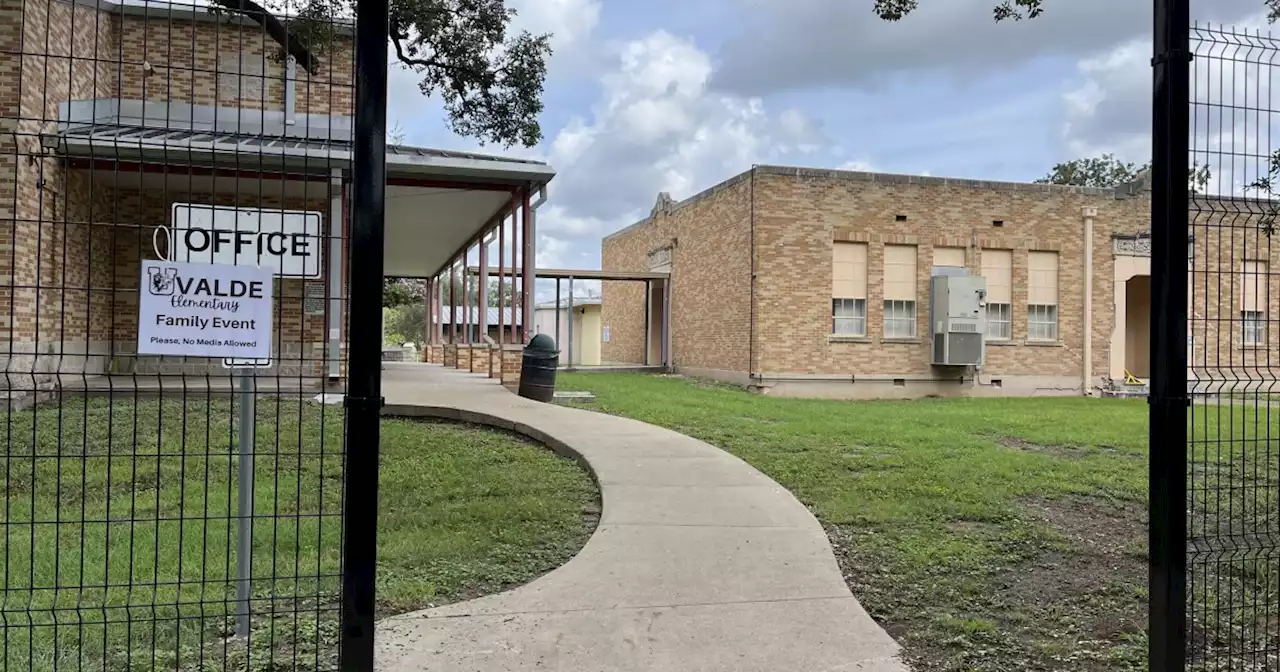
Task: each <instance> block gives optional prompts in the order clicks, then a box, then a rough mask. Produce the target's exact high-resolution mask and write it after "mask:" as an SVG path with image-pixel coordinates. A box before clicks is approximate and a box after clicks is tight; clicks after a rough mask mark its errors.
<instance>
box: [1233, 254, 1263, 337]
mask: <svg viewBox="0 0 1280 672" xmlns="http://www.w3.org/2000/svg"><path fill="white" fill-rule="evenodd" d="M1242 270H1243V271H1244V272H1243V274H1242V277H1241V280H1242V282H1243V285H1244V286H1243V288H1242V290H1243V291H1241V292H1240V319H1241V321H1242V322H1243V323H1244V334H1243V335H1244V344H1245V345H1249V346H1253V345H1263V344H1265V343H1266V342H1267V303H1268V296H1267V294H1268V292H1267V284H1268V282H1267V279H1268V278H1267V273H1268V271H1267V262H1265V261H1246V262H1244V268H1243V269H1242Z"/></svg>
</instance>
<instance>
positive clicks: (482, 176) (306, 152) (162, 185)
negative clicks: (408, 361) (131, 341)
mask: <svg viewBox="0 0 1280 672" xmlns="http://www.w3.org/2000/svg"><path fill="white" fill-rule="evenodd" d="M42 142H43V143H44V145H45V146H46V147H47V148H49V149H52V150H54V151H56V152H57V153H59V154H60V155H62V156H64V157H66V158H67V159H68V160H69V164H70V166H71V167H73V168H82V169H87V170H92V171H96V172H98V174H100V176H101V177H100V179H98V180H95V182H96V183H97V184H102V185H108V184H114V185H116V186H118V187H119V188H133V189H140V190H149V189H156V190H162V193H165V194H166V197H168V198H170V199H171V200H181V195H182V194H183V193H220V192H228V191H229V192H236V191H240V192H242V193H245V194H246V195H247V196H249V197H250V200H251V199H252V197H253V195H255V194H261V193H264V190H263V188H262V187H261V186H260V183H261V182H263V181H267V182H279V183H282V184H281V186H280V187H279V189H280V190H279V191H275V189H276V187H272V189H273V191H272V192H271V193H283V194H290V193H296V192H298V190H299V189H300V190H301V192H300V193H301V194H304V195H306V196H307V198H308V199H315V198H316V193H317V190H318V192H319V193H320V194H321V197H323V195H324V194H326V193H327V194H329V196H331V197H333V198H342V196H343V194H342V190H341V189H335V188H333V187H331V186H329V185H330V180H331V178H332V177H333V174H334V171H335V169H337V170H340V171H343V173H348V171H349V168H350V164H351V158H352V156H351V146H350V143H345V142H338V141H329V140H323V139H311V138H296V137H263V136H254V135H244V134H235V133H226V132H216V131H203V130H191V129H178V130H173V129H164V128H140V127H136V126H133V127H130V126H119V125H102V124H64V128H63V129H62V130H61V131H59V132H58V133H56V134H49V135H46V136H44V137H42ZM554 176H555V171H554V170H553V169H552V168H551V167H550V166H548V165H546V164H545V163H539V162H535V161H527V160H521V159H508V158H504V157H496V156H485V155H479V154H471V153H466V152H451V151H445V150H435V149H427V148H420V147H409V146H404V145H390V146H388V147H387V191H386V199H387V200H386V235H385V273H386V275H388V276H394V277H430V276H431V275H432V274H434V273H435V272H436V271H437V270H438V269H440V268H441V267H442V266H444V265H445V264H447V263H448V261H449V259H450V258H451V257H452V256H453V255H454V253H456V252H457V251H458V249H460V248H461V247H462V246H463V245H465V244H466V243H467V242H468V241H469V240H472V239H474V238H475V237H476V236H477V235H479V234H480V232H481V231H482V230H483V229H484V228H485V227H486V226H487V225H490V224H492V223H493V222H494V221H495V219H496V218H497V217H499V216H500V215H501V214H502V213H503V212H504V211H505V210H506V209H508V208H509V207H510V205H511V203H512V199H513V195H515V194H518V193H519V192H520V190H525V189H527V190H528V191H529V192H533V191H537V190H540V189H543V188H545V185H546V184H547V183H548V182H549V181H550V180H551V179H552V178H553V177H554ZM246 177H248V178H252V179H244V178H246ZM286 185H287V186H286ZM326 211H327V208H326Z"/></svg>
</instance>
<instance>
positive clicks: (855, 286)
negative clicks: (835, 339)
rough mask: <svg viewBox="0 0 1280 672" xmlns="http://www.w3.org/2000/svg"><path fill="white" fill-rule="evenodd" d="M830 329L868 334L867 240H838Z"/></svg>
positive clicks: (833, 262)
mask: <svg viewBox="0 0 1280 672" xmlns="http://www.w3.org/2000/svg"><path fill="white" fill-rule="evenodd" d="M831 333H832V334H834V335H837V336H866V335H867V244H866V243H846V242H840V241H837V242H835V243H833V244H832V255H831Z"/></svg>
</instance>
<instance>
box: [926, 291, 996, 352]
mask: <svg viewBox="0 0 1280 672" xmlns="http://www.w3.org/2000/svg"><path fill="white" fill-rule="evenodd" d="M929 290H930V291H929V294H930V296H929V301H930V302H929V317H930V320H929V321H930V322H931V323H932V325H931V327H932V334H933V348H932V352H933V364H934V366H981V365H982V362H983V360H984V359H985V357H986V350H987V279H986V278H983V277H981V276H972V275H935V276H933V277H932V278H930V287H929Z"/></svg>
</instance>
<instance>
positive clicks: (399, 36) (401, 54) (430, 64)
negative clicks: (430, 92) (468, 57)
mask: <svg viewBox="0 0 1280 672" xmlns="http://www.w3.org/2000/svg"><path fill="white" fill-rule="evenodd" d="M407 39H409V36H408V35H405V34H404V33H392V34H391V46H393V47H395V48H396V58H397V59H399V60H400V62H401V63H404V64H405V65H416V66H421V67H424V68H440V69H441V70H448V71H449V72H457V73H462V74H467V75H471V76H472V77H480V76H481V75H483V74H484V73H482V72H481V71H479V70H474V69H472V68H464V67H460V66H457V65H453V64H450V63H442V62H440V61H437V60H435V59H434V58H432V59H422V58H415V57H413V56H409V55H407V54H406V53H405V51H404V46H403V45H401V44H400V40H407ZM504 70H505V68H498V69H497V70H494V73H501V72H503V71H504Z"/></svg>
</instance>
